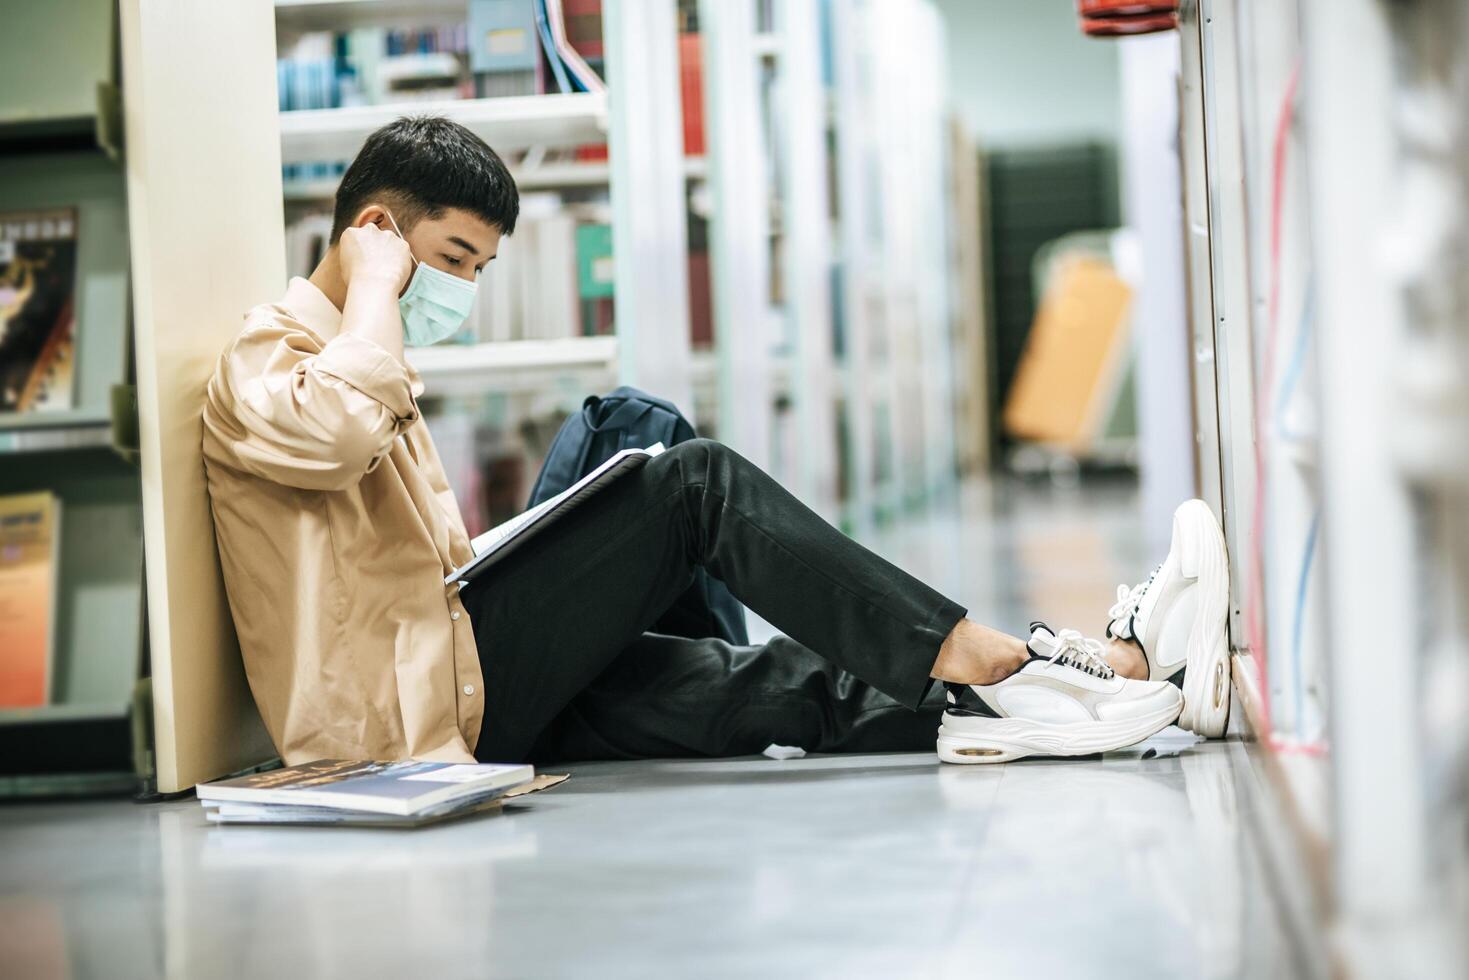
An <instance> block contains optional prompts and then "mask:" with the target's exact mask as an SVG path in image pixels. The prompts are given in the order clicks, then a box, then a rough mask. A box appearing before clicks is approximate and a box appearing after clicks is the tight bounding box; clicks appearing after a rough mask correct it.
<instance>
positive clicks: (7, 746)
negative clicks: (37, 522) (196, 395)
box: [0, 0, 146, 795]
mask: <svg viewBox="0 0 1469 980" xmlns="http://www.w3.org/2000/svg"><path fill="white" fill-rule="evenodd" d="M37 36H46V37H53V38H55V39H57V40H56V42H55V43H54V44H48V46H47V55H46V57H45V58H34V57H28V56H27V52H26V50H25V48H26V46H27V45H29V44H33V43H34V40H33V39H34V38H35V37H37ZM115 49H116V16H115V12H114V10H113V3H112V2H111V0H62V2H58V3H55V4H24V5H12V7H11V8H8V9H7V12H6V30H5V32H4V33H3V35H0V230H3V234H0V243H3V249H4V251H3V254H0V259H3V260H4V262H3V263H0V268H3V269H4V270H5V274H4V276H3V283H0V285H3V287H4V294H5V305H6V314H7V317H6V319H7V320H8V321H10V322H11V323H13V324H15V325H17V326H18V325H19V324H20V323H21V322H22V320H21V319H20V317H41V316H50V315H54V314H55V310H49V311H48V309H47V308H45V307H46V303H47V302H48V300H47V298H46V297H45V296H44V295H43V287H42V285H41V283H42V281H43V280H42V277H43V276H47V275H50V274H51V273H53V272H55V271H56V270H58V269H60V270H69V271H62V273H61V279H60V280H58V284H59V288H60V291H61V292H60V294H58V295H64V297H65V299H66V303H67V307H66V309H67V310H69V313H68V312H65V311H63V312H62V313H61V315H60V317H59V318H57V319H56V320H55V326H54V327H50V329H51V330H52V331H53V332H52V334H51V339H50V340H48V342H47V346H46V347H45V348H44V349H43V350H42V351H41V353H40V355H39V356H38V357H37V359H36V360H35V361H34V362H33V364H34V367H33V373H32V381H33V382H34V381H35V380H36V375H35V374H34V371H35V370H44V372H45V380H44V381H43V382H41V384H42V388H43V389H44V390H45V396H44V397H43V398H42V399H41V400H40V401H38V402H37V401H33V402H30V403H27V402H26V400H25V399H22V401H21V402H20V403H19V404H18V405H15V406H14V407H12V408H11V410H9V411H0V498H6V499H9V500H12V501H14V500H16V499H17V498H18V497H19V496H20V495H32V494H42V495H45V496H44V499H46V500H48V501H49V504H48V507H49V509H50V512H51V514H52V519H53V521H54V522H55V523H54V525H53V527H52V530H51V532H50V533H51V537H52V542H51V544H52V547H53V548H54V551H53V552H52V556H51V558H50V559H49V561H48V562H47V564H46V568H45V577H46V578H47V579H48V580H49V582H48V583H47V586H46V587H47V589H48V592H47V593H46V594H44V595H35V596H34V597H33V598H32V599H30V600H27V601H35V602H41V603H49V605H50V607H51V609H52V624H51V626H50V637H49V651H48V658H49V660H48V664H47V668H48V669H47V671H46V674H47V676H46V680H45V684H44V691H43V693H42V696H41V697H40V698H39V699H36V698H34V697H29V696H25V697H21V698H19V699H18V700H19V701H21V702H23V703H16V702H17V698H16V691H15V690H13V689H7V692H6V702H5V704H4V705H3V706H0V760H3V763H0V795H9V794H11V793H14V792H36V791H41V792H82V791H97V790H106V789H114V790H115V789H119V788H121V789H130V788H132V786H133V785H134V743H133V738H132V726H131V717H132V715H133V708H134V696H135V686H136V684H137V682H138V679H139V677H140V674H141V672H142V671H143V669H144V660H145V657H146V654H145V649H146V644H145V638H144V629H145V627H144V614H143V606H144V600H143V531H142V509H141V485H140V477H139V473H138V470H137V468H136V466H135V464H134V463H133V462H130V461H129V459H132V458H135V455H134V454H131V453H128V458H127V459H125V458H124V454H123V453H120V452H118V451H117V448H116V441H117V438H118V434H119V433H123V434H126V433H127V432H129V431H130V430H131V419H130V413H131V387H130V386H131V383H132V376H133V374H132V350H131V331H130V311H129V275H130V270H129V261H128V237H127V236H128V225H127V222H128V215H127V201H126V189H125V182H124V177H123V171H122V167H121V165H120V152H121V147H120V145H119V143H120V141H118V140H117V139H116V133H117V130H118V127H119V121H118V120H119V103H118V101H117V93H118V87H117V80H118V79H117V64H116V59H115ZM53 221H54V222H55V223H56V224H57V225H58V226H60V225H61V224H67V225H70V226H72V227H70V228H69V229H68V230H65V231H61V232H60V234H59V235H58V237H56V238H52V239H50V240H51V241H52V242H53V243H54V245H53V247H52V248H51V249H49V250H46V249H43V250H40V251H38V250H36V249H37V246H36V245H35V244H34V243H36V242H37V241H39V240H40V239H38V238H37V223H38V222H39V223H40V224H41V225H42V226H44V225H46V224H47V223H48V222H53ZM42 230H43V231H44V227H43V228H42ZM28 249H29V250H28ZM47 251H49V253H50V254H49V255H48V254H44V253H45V252H47ZM28 269H29V270H30V271H29V272H28V271H27V270H28ZM12 316H15V317H16V319H13V320H12V319H11V317H12ZM36 322H39V320H37V321H36ZM68 324H69V325H68ZM26 343H27V341H26V339H25V336H24V335H23V334H18V333H14V332H11V331H7V333H6V334H5V335H3V336H0V344H4V345H5V346H4V347H3V348H0V350H3V353H4V355H5V361H6V363H7V365H10V366H12V367H13V366H14V365H15V364H16V363H19V362H18V361H16V360H13V359H12V358H15V357H17V356H18V354H19V352H20V351H21V348H22V347H23V346H24V345H25V344H26ZM58 352H59V354H60V357H59V359H52V360H50V362H49V363H51V364H52V365H55V366H54V367H52V368H44V369H43V368H42V362H43V361H46V360H47V359H48V357H50V356H51V355H54V354H56V353H58ZM22 359H23V358H22ZM14 381H15V375H13V374H9V373H7V381H6V384H7V386H8V385H10V384H12V383H14ZM14 394H15V390H14V389H11V388H8V387H7V391H6V403H5V404H7V405H12V403H13V399H12V396H13V395H14ZM115 414H116V415H117V416H118V417H117V418H114V415H115ZM124 441H125V442H126V441H128V440H127V439H126V438H125V439H124ZM125 448H126V447H125ZM31 499H35V498H31ZM8 546H12V545H8ZM10 601H12V602H14V601H16V597H15V596H14V595H12V596H11V599H10ZM15 613H16V610H15V609H14V608H9V607H7V609H6V611H5V613H4V615H7V616H12V615H15ZM6 655H7V656H15V657H19V656H20V652H19V651H6Z"/></svg>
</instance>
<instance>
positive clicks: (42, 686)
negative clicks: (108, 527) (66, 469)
mask: <svg viewBox="0 0 1469 980" xmlns="http://www.w3.org/2000/svg"><path fill="white" fill-rule="evenodd" d="M60 519H61V500H60V498H58V497H57V496H56V495H55V494H53V493H51V492H49V491H42V492H40V493H18V494H10V495H7V496H3V497H0V708H38V707H41V706H42V705H44V704H47V703H49V701H50V695H51V674H52V670H51V665H52V662H53V660H54V659H55V653H56V649H55V648H56V572H57V566H58V560H57V559H58V552H57V549H58V546H59V543H60V540H61V535H60V533H59V529H60Z"/></svg>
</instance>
